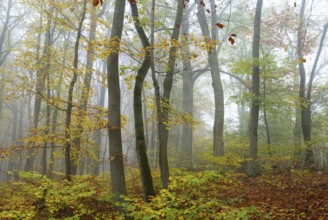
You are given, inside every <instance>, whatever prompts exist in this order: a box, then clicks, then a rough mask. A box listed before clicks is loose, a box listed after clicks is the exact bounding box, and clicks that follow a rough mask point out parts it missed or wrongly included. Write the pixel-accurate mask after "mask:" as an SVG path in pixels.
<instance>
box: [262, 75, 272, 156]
mask: <svg viewBox="0 0 328 220" xmlns="http://www.w3.org/2000/svg"><path fill="white" fill-rule="evenodd" d="M265 98H266V80H265V79H264V81H263V99H264V101H265V100H266V99H265ZM263 117H264V125H265V132H266V137H267V145H268V153H269V155H271V135H270V128H269V122H268V117H267V110H266V106H264V108H263Z"/></svg>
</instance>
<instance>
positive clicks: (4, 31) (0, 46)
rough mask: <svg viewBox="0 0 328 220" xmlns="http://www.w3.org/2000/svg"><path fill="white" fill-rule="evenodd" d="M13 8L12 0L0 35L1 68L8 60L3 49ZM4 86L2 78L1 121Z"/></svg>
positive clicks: (0, 86) (0, 87)
mask: <svg viewBox="0 0 328 220" xmlns="http://www.w3.org/2000/svg"><path fill="white" fill-rule="evenodd" d="M12 7H13V2H12V0H8V4H7V12H6V19H5V21H4V23H3V26H2V32H1V34H0V67H1V66H2V64H3V63H4V60H5V58H6V57H5V56H3V54H4V51H3V47H4V42H5V39H6V35H7V33H8V28H9V23H10V17H11V15H10V14H11V9H12ZM4 84H5V81H4V76H2V77H1V83H0V119H1V116H2V105H3V96H4V87H5V85H4Z"/></svg>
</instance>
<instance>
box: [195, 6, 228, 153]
mask: <svg viewBox="0 0 328 220" xmlns="http://www.w3.org/2000/svg"><path fill="white" fill-rule="evenodd" d="M196 3H197V5H198V13H197V18H198V21H199V24H200V26H201V30H202V34H203V37H204V40H205V42H206V45H207V46H206V47H207V52H208V63H209V66H210V68H211V76H212V87H213V90H214V103H215V116H214V126H213V155H214V156H223V155H224V141H223V129H224V94H223V88H222V82H221V76H220V69H219V62H218V59H217V49H216V45H214V46H213V44H215V42H216V41H217V39H216V38H217V36H216V32H217V31H218V30H217V27H216V25H214V26H213V27H212V34H211V33H210V30H209V27H208V23H207V20H206V15H205V10H204V7H203V6H202V5H201V4H200V2H199V0H196ZM214 8H215V7H214ZM212 10H213V11H212V14H213V13H216V11H215V10H214V9H212ZM214 20H216V19H215V17H214V18H212V23H214ZM211 35H212V37H211Z"/></svg>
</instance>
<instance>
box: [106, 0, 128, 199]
mask: <svg viewBox="0 0 328 220" xmlns="http://www.w3.org/2000/svg"><path fill="white" fill-rule="evenodd" d="M124 11H125V1H122V0H116V1H115V8H114V15H113V24H112V32H111V35H110V39H109V42H110V45H113V46H112V47H110V48H108V49H109V52H110V55H109V56H108V57H107V83H108V84H107V85H108V88H109V94H108V125H109V126H108V139H109V155H110V172H111V182H112V193H113V196H114V198H115V199H117V200H120V195H126V194H127V193H126V186H125V176H124V164H123V160H124V155H123V150H122V137H121V92H120V81H119V49H120V43H121V37H122V31H123V21H124Z"/></svg>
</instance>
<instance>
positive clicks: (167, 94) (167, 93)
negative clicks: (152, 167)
mask: <svg viewBox="0 0 328 220" xmlns="http://www.w3.org/2000/svg"><path fill="white" fill-rule="evenodd" d="M182 15H183V2H182V1H180V0H178V4H177V12H176V17H175V22H174V27H173V32H172V36H171V41H172V42H174V41H178V40H179V35H180V26H181V22H182ZM177 50H178V47H177V46H176V45H175V44H174V43H173V45H172V46H171V48H170V52H169V60H168V65H167V66H168V67H167V68H168V70H167V72H166V76H165V79H164V92H163V102H164V105H163V106H162V108H161V109H162V117H163V118H162V119H163V121H162V123H159V125H158V126H160V127H161V128H160V132H161V133H159V136H161V138H160V140H159V141H160V144H159V167H160V173H161V181H162V185H163V188H164V189H167V187H168V182H169V175H170V174H169V163H168V160H167V143H168V138H169V130H168V128H167V125H168V123H169V111H168V109H167V108H166V107H165V106H168V105H170V98H171V91H172V85H173V76H174V65H175V61H176V52H177Z"/></svg>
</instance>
